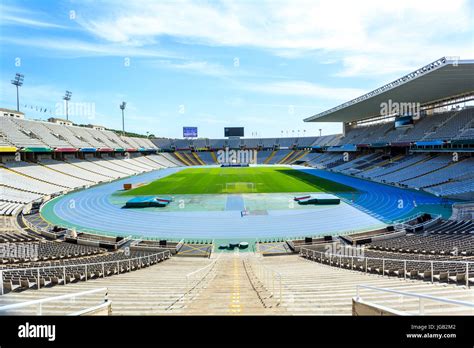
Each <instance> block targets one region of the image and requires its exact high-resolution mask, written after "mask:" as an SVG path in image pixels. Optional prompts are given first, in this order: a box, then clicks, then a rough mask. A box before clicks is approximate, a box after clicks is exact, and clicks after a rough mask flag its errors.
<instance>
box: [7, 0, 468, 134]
mask: <svg viewBox="0 0 474 348" xmlns="http://www.w3.org/2000/svg"><path fill="white" fill-rule="evenodd" d="M473 8H474V6H473V3H472V2H471V1H468V0H466V1H462V0H452V1H449V3H448V2H446V1H437V0H434V1H433V0H431V1H423V0H420V1H408V0H397V1H391V0H389V1H376V0H370V1H350V0H348V1H338V0H336V1H329V0H327V1H277V0H274V1H258V2H257V1H250V0H249V1H243V0H241V1H142V0H134V1H123V2H122V1H118V0H110V1H108V0H105V1H87V0H86V1H84V0H81V1H79V0H77V1H76V0H67V1H49V0H44V1H19V0H18V1H9V0H2V2H1V4H0V49H1V58H0V59H1V60H0V86H1V88H0V107H8V108H15V107H16V94H15V93H16V92H15V88H14V86H12V85H11V84H10V80H11V79H12V78H13V76H14V75H15V73H17V72H19V73H23V74H24V75H25V83H24V86H23V87H21V90H20V98H21V99H20V108H21V109H22V111H24V112H25V113H26V116H27V118H34V119H46V118H48V117H50V116H57V117H62V116H63V114H62V109H60V108H58V103H61V98H62V96H63V95H64V92H65V90H70V91H72V100H71V102H73V103H76V105H87V106H89V107H91V106H93V108H91V109H89V110H93V111H89V112H86V113H84V112H80V110H79V111H76V112H75V114H73V115H71V117H70V118H71V119H72V120H73V121H75V122H76V123H93V124H99V125H104V126H106V127H110V128H115V129H120V128H121V114H120V109H119V104H120V103H121V102H122V101H123V100H124V101H126V102H127V109H126V130H129V131H134V132H139V133H143V134H145V132H147V131H148V132H150V133H153V134H155V135H157V136H166V137H181V136H182V127H183V126H197V127H199V135H200V136H202V137H211V138H212V137H214V138H216V137H223V127H226V126H244V127H245V128H246V136H247V137H251V136H255V135H257V136H259V137H275V136H281V135H282V134H283V135H285V136H286V135H289V136H291V135H298V134H299V135H317V134H319V129H320V128H321V129H322V132H323V134H332V133H337V132H340V130H341V126H340V124H338V123H323V124H318V123H304V122H303V121H302V120H303V118H305V117H308V116H311V115H313V114H316V113H318V112H321V111H324V110H326V109H328V108H331V107H333V106H336V105H338V104H340V103H343V102H345V101H347V100H349V99H351V98H354V97H357V96H359V95H361V94H364V93H366V92H368V91H370V90H372V89H374V88H376V87H379V86H380V85H382V84H383V83H386V82H390V81H391V80H392V79H395V78H397V77H399V76H401V75H403V74H405V73H408V72H410V71H412V70H414V69H416V68H418V67H421V66H423V65H425V64H427V63H429V62H431V61H433V60H435V59H437V58H440V57H442V56H460V57H461V59H469V58H471V59H472V58H474V54H473V53H474V52H473V47H474V29H473V28H474V23H473ZM72 105H74V104H72ZM32 107H33V109H32ZM36 108H38V109H47V110H48V112H46V113H45V112H40V111H36ZM49 111H51V112H49ZM282 131H283V133H282ZM298 131H299V132H298Z"/></svg>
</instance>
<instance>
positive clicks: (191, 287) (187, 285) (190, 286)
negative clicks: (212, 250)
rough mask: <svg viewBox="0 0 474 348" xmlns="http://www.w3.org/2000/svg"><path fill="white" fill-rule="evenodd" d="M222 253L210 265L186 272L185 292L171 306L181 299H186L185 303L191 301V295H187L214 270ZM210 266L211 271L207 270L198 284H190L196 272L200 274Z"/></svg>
mask: <svg viewBox="0 0 474 348" xmlns="http://www.w3.org/2000/svg"><path fill="white" fill-rule="evenodd" d="M221 255H222V254H219V256H218V257H217V258H216V259H215V260H214V261H212V262H211V263H209V264H208V265H206V266H204V267H201V268H199V269H197V270H195V271H192V272H190V273H188V274H186V288H185V289H184V293H183V295H182V296H180V297H179V298H178V299H177V300H176V301H175V302H174V303H173V304H172V305H171V306H170V307H169V308H171V307H172V306H173V305H174V304H175V303H178V302H180V300H181V299H182V300H183V301H184V303H185V304H186V303H187V302H188V301H189V297H188V296H187V295H188V294H190V293H191V291H192V290H193V289H195V288H196V287H197V286H198V285H199V284H200V283H201V282H202V281H203V280H204V279H205V278H206V277H207V276H208V275H209V274H210V273H211V272H212V271H213V270H214V266H215V265H216V264H217V261H219V259H220V257H221ZM209 267H210V268H211V269H210V270H209V272H207V273H206V274H204V275H203V276H202V277H200V278H199V280H198V281H197V283H196V285H194V286H193V285H190V278H191V277H193V276H194V275H195V274H198V273H200V272H202V271H204V270H205V269H207V268H209Z"/></svg>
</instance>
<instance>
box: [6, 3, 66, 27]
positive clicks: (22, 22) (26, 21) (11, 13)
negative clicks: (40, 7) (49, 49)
mask: <svg viewBox="0 0 474 348" xmlns="http://www.w3.org/2000/svg"><path fill="white" fill-rule="evenodd" d="M33 17H34V18H33ZM37 18H42V19H43V20H38V19H37ZM45 19H46V20H45ZM47 19H48V16H47V14H45V13H38V12H32V11H29V10H27V9H24V8H21V7H15V6H7V5H5V4H1V5H0V24H1V25H4V26H5V25H15V26H18V25H19V26H26V27H33V28H55V29H66V27H65V26H62V25H59V24H56V23H53V22H52V20H51V19H50V20H49V21H48V20H47Z"/></svg>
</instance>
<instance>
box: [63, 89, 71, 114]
mask: <svg viewBox="0 0 474 348" xmlns="http://www.w3.org/2000/svg"><path fill="white" fill-rule="evenodd" d="M71 96H72V93H71V92H70V91H66V94H65V95H64V97H63V100H65V101H66V120H68V121H69V106H68V102H69V101H70V100H71Z"/></svg>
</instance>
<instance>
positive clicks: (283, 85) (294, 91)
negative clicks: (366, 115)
mask: <svg viewBox="0 0 474 348" xmlns="http://www.w3.org/2000/svg"><path fill="white" fill-rule="evenodd" d="M241 86H242V88H244V89H246V90H250V91H254V92H260V93H267V94H273V95H275V94H276V95H288V96H302V97H314V98H322V99H334V100H348V99H352V98H355V97H357V96H359V95H362V94H363V93H364V91H363V90H361V89H357V88H337V87H327V86H323V85H319V84H316V83H311V82H307V81H281V82H269V83H248V84H242V85H241Z"/></svg>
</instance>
